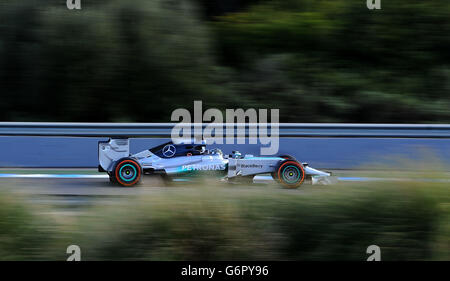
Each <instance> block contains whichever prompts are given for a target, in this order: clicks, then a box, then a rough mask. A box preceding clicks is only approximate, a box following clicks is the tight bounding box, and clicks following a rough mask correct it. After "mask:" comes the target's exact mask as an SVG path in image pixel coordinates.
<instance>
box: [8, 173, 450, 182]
mask: <svg viewBox="0 0 450 281" xmlns="http://www.w3.org/2000/svg"><path fill="white" fill-rule="evenodd" d="M0 178H24V179H25V178H31V179H33V178H36V179H37V178H40V179H108V178H109V176H108V175H104V174H100V175H82V174H1V173H0ZM337 179H338V181H341V182H366V181H411V180H413V181H424V182H450V179H408V178H375V177H337ZM272 180H273V179H272V177H271V176H255V177H254V181H255V182H266V181H272Z"/></svg>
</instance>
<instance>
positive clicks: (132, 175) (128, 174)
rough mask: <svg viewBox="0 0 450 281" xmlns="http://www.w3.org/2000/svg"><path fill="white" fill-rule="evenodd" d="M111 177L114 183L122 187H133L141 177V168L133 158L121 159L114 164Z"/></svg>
mask: <svg viewBox="0 0 450 281" xmlns="http://www.w3.org/2000/svg"><path fill="white" fill-rule="evenodd" d="M113 175H114V179H115V181H117V183H118V184H120V185H122V186H127V187H130V186H134V185H136V184H137V183H138V182H139V181H140V180H141V177H142V167H141V165H139V163H138V162H137V161H136V160H134V159H133V158H129V157H126V158H122V159H120V160H119V161H117V162H116V165H115V166H114V170H113Z"/></svg>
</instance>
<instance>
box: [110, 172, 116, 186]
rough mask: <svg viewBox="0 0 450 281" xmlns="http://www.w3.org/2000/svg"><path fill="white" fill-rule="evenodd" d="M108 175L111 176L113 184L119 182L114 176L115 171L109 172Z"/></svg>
mask: <svg viewBox="0 0 450 281" xmlns="http://www.w3.org/2000/svg"><path fill="white" fill-rule="evenodd" d="M108 176H109V182H110V183H112V184H116V183H117V180H116V178H115V177H114V173H111V172H108Z"/></svg>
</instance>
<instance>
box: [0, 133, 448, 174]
mask: <svg viewBox="0 0 450 281" xmlns="http://www.w3.org/2000/svg"><path fill="white" fill-rule="evenodd" d="M99 140H107V139H106V138H103V139H102V138H76V137H0V166H1V167H61V168H63V167H66V168H69V167H97V165H98V161H97V142H98V141H99ZM165 141H167V139H156V138H153V139H145V138H142V139H131V147H130V149H131V152H132V153H135V152H139V151H142V150H144V149H148V148H150V147H153V146H155V145H158V144H161V143H163V142H165ZM212 147H218V148H220V149H222V150H223V151H224V153H227V154H228V153H230V152H231V151H232V150H240V151H241V152H242V153H243V154H245V153H247V154H254V155H259V145H249V144H244V145H212V146H210V148H212ZM423 151H425V153H431V154H434V155H436V156H438V157H439V159H440V160H441V161H443V162H446V164H450V140H448V139H390V138H389V139H388V138H386V139H384V138H383V139H374V138H281V139H280V150H279V154H290V155H293V156H294V157H296V158H297V159H298V160H299V161H302V162H308V163H310V165H311V166H312V167H317V168H328V169H354V168H359V167H361V165H364V164H367V163H371V162H373V161H377V160H382V157H384V156H392V155H398V156H400V157H407V158H408V159H411V160H416V159H417V160H420V159H421V157H423Z"/></svg>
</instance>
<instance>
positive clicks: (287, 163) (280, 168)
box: [277, 161, 305, 188]
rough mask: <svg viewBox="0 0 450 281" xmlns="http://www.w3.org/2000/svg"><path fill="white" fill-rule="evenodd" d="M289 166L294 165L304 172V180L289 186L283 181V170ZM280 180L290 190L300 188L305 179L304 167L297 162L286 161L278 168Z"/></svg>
mask: <svg viewBox="0 0 450 281" xmlns="http://www.w3.org/2000/svg"><path fill="white" fill-rule="evenodd" d="M289 164H291V165H292V164H293V165H295V166H296V167H298V168H300V170H301V171H302V179H301V180H300V181H299V182H298V183H297V184H295V185H289V184H287V183H285V182H284V180H283V179H281V170H282V169H283V167H284V166H286V165H289ZM277 174H278V180H279V181H280V182H281V183H282V184H283V185H285V186H287V187H289V188H293V187H299V186H300V185H301V184H302V183H303V180H304V179H305V170H304V169H303V166H302V165H300V164H299V163H297V162H295V161H286V162H284V163H282V164H281V166H280V167H279V168H278V173H277Z"/></svg>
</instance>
